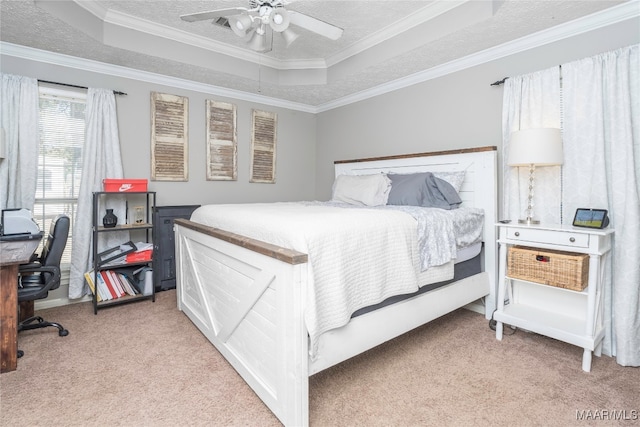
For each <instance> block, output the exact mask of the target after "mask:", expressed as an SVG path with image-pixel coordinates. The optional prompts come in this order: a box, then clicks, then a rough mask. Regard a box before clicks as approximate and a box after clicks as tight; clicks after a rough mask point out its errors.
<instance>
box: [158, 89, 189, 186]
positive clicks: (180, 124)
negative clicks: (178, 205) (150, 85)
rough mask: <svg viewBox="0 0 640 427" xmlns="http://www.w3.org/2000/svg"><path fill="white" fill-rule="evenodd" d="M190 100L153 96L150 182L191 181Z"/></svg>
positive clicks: (175, 96) (171, 96) (178, 97)
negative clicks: (189, 144)
mask: <svg viewBox="0 0 640 427" xmlns="http://www.w3.org/2000/svg"><path fill="white" fill-rule="evenodd" d="M188 116H189V99H188V98H187V97H184V96H177V95H169V94H165V93H158V92H151V179H152V180H154V181H188V180H189V157H188V155H189V150H188V143H189V135H188V125H189V121H188Z"/></svg>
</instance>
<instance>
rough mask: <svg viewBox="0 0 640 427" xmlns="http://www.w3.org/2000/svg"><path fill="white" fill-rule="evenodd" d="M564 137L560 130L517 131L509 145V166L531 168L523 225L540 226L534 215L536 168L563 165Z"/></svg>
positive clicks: (512, 135) (520, 221)
mask: <svg viewBox="0 0 640 427" xmlns="http://www.w3.org/2000/svg"><path fill="white" fill-rule="evenodd" d="M562 161H563V156H562V136H561V134H560V129H555V128H538V129H525V130H519V131H515V132H513V133H512V134H511V141H510V143H509V155H508V159H507V164H508V165H509V166H529V196H528V203H527V211H526V212H527V216H526V218H524V219H519V220H518V222H519V223H521V224H539V223H540V221H538V220H536V219H534V214H533V190H534V180H535V178H534V174H535V169H536V166H555V165H561V164H562Z"/></svg>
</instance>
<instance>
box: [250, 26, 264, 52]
mask: <svg viewBox="0 0 640 427" xmlns="http://www.w3.org/2000/svg"><path fill="white" fill-rule="evenodd" d="M249 47H250V48H251V49H253V50H255V51H256V52H263V51H264V50H265V49H266V48H267V41H266V36H265V34H264V33H259V32H258V31H256V32H255V33H253V36H251V40H249Z"/></svg>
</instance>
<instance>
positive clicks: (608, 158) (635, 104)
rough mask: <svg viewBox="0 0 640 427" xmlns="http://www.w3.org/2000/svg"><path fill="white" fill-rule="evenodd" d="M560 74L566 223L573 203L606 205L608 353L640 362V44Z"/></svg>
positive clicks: (579, 63) (576, 64)
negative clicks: (610, 236)
mask: <svg viewBox="0 0 640 427" xmlns="http://www.w3.org/2000/svg"><path fill="white" fill-rule="evenodd" d="M562 76H563V104H564V135H563V143H564V152H565V163H564V186H565V191H564V196H563V204H564V221H565V223H571V221H572V220H573V215H574V213H575V210H576V208H589V207H593V208H603V209H608V210H609V215H610V219H611V224H610V227H612V228H614V229H615V234H614V249H613V253H612V255H613V257H612V261H613V266H612V268H609V269H608V270H609V271H608V272H607V273H608V274H607V276H606V281H607V286H605V307H604V309H605V320H606V335H605V341H604V346H603V352H604V353H605V354H609V355H615V356H616V360H617V362H618V363H619V364H621V365H624V366H640V87H639V82H640V60H639V46H638V45H635V46H631V47H628V48H624V49H619V50H616V51H612V52H607V53H605V54H602V55H598V56H595V57H592V58H587V59H583V60H580V61H575V62H572V63H569V64H566V65H563V66H562Z"/></svg>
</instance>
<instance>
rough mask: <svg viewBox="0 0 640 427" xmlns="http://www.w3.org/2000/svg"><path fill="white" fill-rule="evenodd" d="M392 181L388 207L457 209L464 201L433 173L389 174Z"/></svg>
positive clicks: (449, 185)
mask: <svg viewBox="0 0 640 427" xmlns="http://www.w3.org/2000/svg"><path fill="white" fill-rule="evenodd" d="M387 176H388V177H389V179H390V180H391V191H389V199H388V201H387V204H388V205H404V206H422V207H427V208H440V209H447V210H450V209H457V208H458V207H460V204H461V203H462V200H461V199H460V196H459V195H458V192H457V191H456V190H455V189H454V188H453V186H452V185H451V184H449V183H448V182H447V181H445V180H443V179H440V178H436V177H435V176H433V174H432V173H431V172H422V173H412V174H388V175H387Z"/></svg>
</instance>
